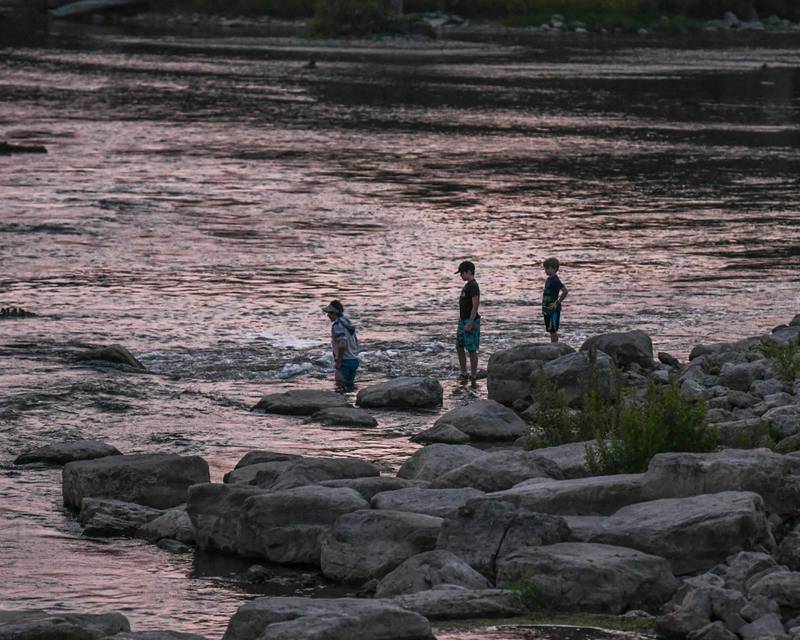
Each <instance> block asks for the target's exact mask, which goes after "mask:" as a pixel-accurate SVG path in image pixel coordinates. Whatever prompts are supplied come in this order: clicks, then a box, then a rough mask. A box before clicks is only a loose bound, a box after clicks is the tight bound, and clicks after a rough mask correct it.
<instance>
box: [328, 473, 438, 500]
mask: <svg viewBox="0 0 800 640" xmlns="http://www.w3.org/2000/svg"><path fill="white" fill-rule="evenodd" d="M428 484H429V483H428V482H425V481H422V480H405V479H403V478H393V477H392V476H377V477H369V478H340V479H339V480H323V481H322V482H320V483H319V485H320V486H321V487H349V488H350V489H355V490H356V491H358V492H359V493H360V494H361V497H362V498H364V500H367V501H370V500H372V498H373V496H375V495H376V494H378V493H383V492H385V491H397V490H399V489H410V488H414V487H416V488H420V489H422V488H425V487H427V486H428Z"/></svg>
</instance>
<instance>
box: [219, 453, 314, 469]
mask: <svg viewBox="0 0 800 640" xmlns="http://www.w3.org/2000/svg"><path fill="white" fill-rule="evenodd" d="M302 457H303V456H301V455H298V454H295V453H281V452H280V451H263V450H260V449H257V450H255V451H248V452H247V453H246V454H245V455H244V456H243V457H242V459H241V460H239V462H237V463H236V466H235V467H234V470H236V469H241V468H242V467H247V466H249V465H251V464H262V463H264V462H287V461H289V460H299V459H300V458H302Z"/></svg>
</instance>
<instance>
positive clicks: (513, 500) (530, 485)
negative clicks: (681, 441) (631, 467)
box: [483, 473, 642, 516]
mask: <svg viewBox="0 0 800 640" xmlns="http://www.w3.org/2000/svg"><path fill="white" fill-rule="evenodd" d="M483 500H486V501H497V502H508V503H509V504H512V505H514V506H516V507H523V508H525V509H528V510H529V511H541V512H542V513H556V514H559V515H606V516H608V515H612V514H614V513H616V512H617V511H618V510H619V509H621V508H622V507H625V506H628V505H629V504H634V503H636V502H642V474H640V473H633V474H620V475H615V476H595V477H591V478H573V479H570V480H550V479H546V478H535V479H532V480H526V481H525V482H521V483H520V484H518V485H515V486H514V487H512V488H511V489H507V490H506V491H497V492H495V493H491V494H487V495H486V496H485V497H484V498H483Z"/></svg>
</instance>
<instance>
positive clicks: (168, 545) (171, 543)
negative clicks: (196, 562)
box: [156, 538, 194, 553]
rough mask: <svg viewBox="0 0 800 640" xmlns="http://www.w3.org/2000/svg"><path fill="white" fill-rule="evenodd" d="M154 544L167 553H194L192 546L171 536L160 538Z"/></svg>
mask: <svg viewBox="0 0 800 640" xmlns="http://www.w3.org/2000/svg"><path fill="white" fill-rule="evenodd" d="M156 546H157V547H158V548H159V549H161V550H162V551H167V552H168V553H194V547H192V546H189V545H188V544H184V543H183V542H181V541H180V540H174V539H173V538H161V539H160V540H159V541H158V542H156Z"/></svg>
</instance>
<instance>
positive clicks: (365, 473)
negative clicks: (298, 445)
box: [254, 458, 380, 491]
mask: <svg viewBox="0 0 800 640" xmlns="http://www.w3.org/2000/svg"><path fill="white" fill-rule="evenodd" d="M379 475H380V470H379V469H378V467H376V466H375V465H374V464H372V463H371V462H367V461H366V460H359V459H357V458H301V459H299V460H292V461H290V462H289V463H288V464H287V466H286V467H285V468H283V469H281V470H280V471H279V472H278V473H277V474H275V473H273V471H272V470H270V471H269V472H267V471H265V470H263V469H262V470H260V471H259V472H258V474H256V477H255V480H254V484H256V485H257V486H259V487H262V488H264V489H271V490H273V491H279V490H283V489H293V488H294V487H303V486H307V485H312V484H318V483H320V482H323V481H325V480H339V479H342V478H369V477H377V476H379Z"/></svg>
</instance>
